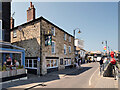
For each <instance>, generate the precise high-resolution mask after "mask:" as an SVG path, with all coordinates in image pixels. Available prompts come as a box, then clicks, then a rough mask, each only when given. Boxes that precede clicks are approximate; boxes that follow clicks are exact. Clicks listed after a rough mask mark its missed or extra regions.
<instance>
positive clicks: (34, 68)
mask: <svg viewBox="0 0 120 90" xmlns="http://www.w3.org/2000/svg"><path fill="white" fill-rule="evenodd" d="M25 68H27V69H37V68H35V67H25Z"/></svg>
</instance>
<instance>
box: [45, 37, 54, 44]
mask: <svg viewBox="0 0 120 90" xmlns="http://www.w3.org/2000/svg"><path fill="white" fill-rule="evenodd" d="M48 45H52V36H51V35H49V36H48V35H46V36H45V46H48Z"/></svg>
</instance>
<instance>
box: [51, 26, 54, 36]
mask: <svg viewBox="0 0 120 90" xmlns="http://www.w3.org/2000/svg"><path fill="white" fill-rule="evenodd" d="M52 28H54V29H52ZM52 30H54V31H53V32H54V33H53V36H55V27H53V26H52V27H51V32H52Z"/></svg>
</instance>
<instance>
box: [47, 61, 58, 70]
mask: <svg viewBox="0 0 120 90" xmlns="http://www.w3.org/2000/svg"><path fill="white" fill-rule="evenodd" d="M47 60H49V64H50V67H47V65H46V67H47V69H51V68H57V67H58V59H47ZM47 60H46V61H47ZM52 60H53V63H54V60H56V61H57V65H56V66H53V67H51V61H52Z"/></svg>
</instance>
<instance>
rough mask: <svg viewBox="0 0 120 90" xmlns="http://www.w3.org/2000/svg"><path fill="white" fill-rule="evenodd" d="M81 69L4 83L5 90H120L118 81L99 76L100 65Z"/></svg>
mask: <svg viewBox="0 0 120 90" xmlns="http://www.w3.org/2000/svg"><path fill="white" fill-rule="evenodd" d="M81 66H82V67H81V68H80V69H76V68H72V69H64V70H61V71H55V72H51V73H48V74H46V75H45V76H41V77H38V76H37V75H31V74H29V75H28V79H27V80H20V81H14V82H10V83H4V84H3V88H8V89H11V88H12V89H18V88H24V89H25V88H26V89H33V88H118V80H114V78H113V77H103V76H100V75H99V64H98V63H89V64H82V65H81Z"/></svg>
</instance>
